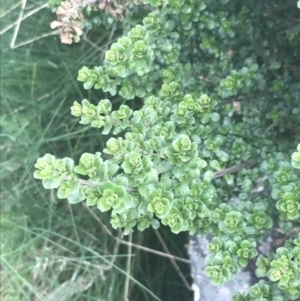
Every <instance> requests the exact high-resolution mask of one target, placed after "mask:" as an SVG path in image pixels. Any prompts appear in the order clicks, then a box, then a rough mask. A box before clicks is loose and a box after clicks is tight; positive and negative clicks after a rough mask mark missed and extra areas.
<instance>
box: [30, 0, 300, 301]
mask: <svg viewBox="0 0 300 301" xmlns="http://www.w3.org/2000/svg"><path fill="white" fill-rule="evenodd" d="M52 2H53V1H52ZM60 2H61V1H57V3H60ZM65 2H66V1H65ZM82 2H89V1H82ZM96 2H97V1H90V3H92V4H89V5H96V4H95V3H96ZM116 3H117V4H118V3H122V5H123V8H124V7H126V9H127V14H124V16H125V21H124V22H125V23H126V26H124V34H123V36H122V37H121V38H119V39H118V40H117V41H116V42H115V43H113V44H112V45H111V47H110V48H109V49H108V50H107V52H106V55H105V60H104V63H103V64H102V65H101V66H97V67H94V68H93V67H92V66H90V67H87V66H85V67H83V68H82V69H81V70H79V75H78V80H79V81H81V82H83V85H84V88H85V89H92V88H93V89H102V90H103V91H104V92H108V93H110V95H111V97H112V98H113V97H114V95H119V96H121V97H122V98H123V99H124V100H129V99H137V98H138V99H140V100H143V107H142V108H141V109H139V110H136V111H133V110H132V109H131V108H130V107H129V106H127V105H126V104H122V105H120V107H119V108H118V109H117V110H113V109H112V103H111V101H110V100H109V99H102V100H100V101H99V103H98V104H93V103H91V102H90V101H88V100H87V99H84V100H82V101H81V103H79V102H77V101H75V102H74V104H73V106H72V108H71V113H72V115H73V116H75V117H77V118H79V119H80V123H81V124H84V125H87V124H89V125H90V126H91V127H96V128H99V130H101V131H102V134H103V135H106V134H111V135H117V137H116V138H114V137H112V138H110V139H108V140H107V143H106V148H104V149H103V150H101V151H102V152H103V153H104V154H105V156H102V154H101V153H100V152H97V153H96V154H91V153H84V154H83V155H82V156H81V158H80V160H79V163H78V164H77V165H76V164H75V163H74V162H73V160H72V159H70V158H64V159H57V158H55V157H54V156H53V155H50V154H46V155H45V156H44V157H42V158H39V159H38V160H37V163H36V165H35V167H36V169H37V170H36V172H35V174H34V177H35V178H37V179H41V180H42V181H43V185H44V187H45V188H47V189H53V188H58V193H57V196H58V198H60V199H64V198H67V199H68V200H69V202H70V203H78V202H83V201H84V202H86V204H87V205H88V206H97V207H98V208H99V210H100V211H101V212H105V211H108V214H111V225H112V227H113V228H115V229H116V228H123V229H124V233H125V234H128V233H129V232H130V231H133V229H135V228H137V229H138V230H140V231H143V230H145V229H147V228H148V227H150V226H152V227H153V228H158V227H159V226H160V225H161V224H162V225H166V226H169V227H170V228H171V230H172V232H174V233H179V232H182V231H188V232H189V233H191V234H193V233H195V232H196V233H199V234H200V235H205V234H212V235H213V236H214V238H213V239H212V241H211V243H210V244H209V247H208V248H209V252H210V254H209V256H207V258H206V264H207V268H206V270H205V272H206V274H207V275H208V276H209V277H210V278H211V281H212V283H213V284H216V285H222V284H224V283H225V282H227V281H228V280H230V279H231V278H232V277H234V276H235V275H236V274H237V273H238V272H239V270H240V269H241V268H243V267H246V266H247V265H248V262H249V260H250V259H251V260H253V259H254V260H256V265H257V269H256V274H257V276H258V277H261V278H262V280H260V281H259V282H258V283H257V284H255V285H254V286H252V287H251V290H250V292H248V293H245V294H237V295H235V296H234V300H235V301H252V300H253V301H254V300H255V301H271V300H272V301H287V300H300V234H299V232H300V231H299V230H300V177H299V176H300V173H299V168H300V144H299V145H298V147H297V141H298V143H299V141H300V118H299V111H300V71H299V70H300V69H299V66H300V56H299V49H300V11H299V9H298V8H297V3H296V1H294V0H293V1H286V0H285V1H281V0H279V1H275V2H274V1H267V2H266V1H254V0H253V1H252V0H249V1H238V0H209V1H203V0H164V1H161V0H144V1H134V2H130V3H129V2H128V3H126V2H124V1H121V2H117V1H116ZM97 5H99V1H98V3H97ZM100 6H101V3H100ZM116 6H117V5H116ZM298 6H300V5H299V3H298ZM82 7H84V5H82ZM103 7H104V6H102V8H103ZM124 9H125V8H124ZM95 10H96V9H95ZM131 10H135V19H134V21H133V24H134V26H133V27H132V28H130V26H129V25H130V16H131V15H132V14H131ZM139 10H141V11H143V13H142V14H141V15H145V11H146V17H143V19H141V20H140V22H139V24H138V25H135V24H137V20H136V15H137V14H136V11H139ZM124 11H125V10H123V11H122V12H123V13H124ZM87 18H88V16H87ZM106 26H108V25H106ZM296 148H297V150H296ZM104 158H105V159H104ZM274 231H277V232H280V233H282V235H283V238H284V243H283V244H282V246H280V247H278V248H277V249H274V250H272V251H271V252H270V253H269V254H264V255H262V254H259V252H258V249H259V248H258V246H259V244H260V243H261V242H262V241H263V239H264V237H265V236H266V235H271V234H272V233H273V232H274Z"/></svg>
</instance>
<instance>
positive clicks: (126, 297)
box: [124, 232, 132, 301]
mask: <svg viewBox="0 0 300 301" xmlns="http://www.w3.org/2000/svg"><path fill="white" fill-rule="evenodd" d="M128 242H129V244H128V256H127V262H126V274H127V275H126V279H125V289H124V301H129V296H128V293H129V276H130V269H131V247H132V245H131V243H132V232H130V233H129V237H128Z"/></svg>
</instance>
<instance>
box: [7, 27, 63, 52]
mask: <svg viewBox="0 0 300 301" xmlns="http://www.w3.org/2000/svg"><path fill="white" fill-rule="evenodd" d="M57 34H59V30H54V31H50V32H47V33H44V34H41V35H39V36H37V37H35V38H32V39H29V40H26V41H24V42H21V43H19V44H17V45H14V46H13V47H12V49H15V48H18V47H21V46H24V45H27V44H30V43H32V42H35V41H37V40H40V39H42V38H46V37H50V36H53V35H57Z"/></svg>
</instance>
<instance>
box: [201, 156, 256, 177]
mask: <svg viewBox="0 0 300 301" xmlns="http://www.w3.org/2000/svg"><path fill="white" fill-rule="evenodd" d="M256 164H257V162H256V161H254V160H250V161H246V162H244V163H241V164H238V165H234V166H232V167H229V168H226V169H223V170H221V171H217V172H215V173H214V178H215V179H216V178H220V177H223V176H225V175H228V174H231V173H235V172H238V171H240V170H242V169H244V168H249V167H252V166H254V165H256ZM201 178H203V176H202V177H201Z"/></svg>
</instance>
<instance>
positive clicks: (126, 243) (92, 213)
mask: <svg viewBox="0 0 300 301" xmlns="http://www.w3.org/2000/svg"><path fill="white" fill-rule="evenodd" d="M82 205H83V207H84V208H85V209H87V211H88V212H89V213H90V214H91V215H92V217H93V218H94V219H95V220H96V221H97V222H98V223H99V224H100V225H101V227H102V228H103V230H104V231H105V233H106V234H108V235H109V236H111V237H112V238H114V239H115V240H117V241H119V242H120V244H123V245H127V246H128V245H129V244H130V245H131V246H132V247H134V248H136V249H140V250H143V251H145V252H149V253H153V254H155V255H158V256H162V257H166V258H173V259H174V260H177V261H181V262H184V263H187V264H190V261H189V260H188V259H185V258H181V257H177V256H174V255H171V254H166V253H163V252H160V251H157V250H153V249H150V248H147V247H143V246H140V245H137V244H134V243H129V242H127V241H124V240H121V239H120V238H118V237H115V236H114V235H113V234H112V233H111V231H110V230H109V229H108V228H107V227H106V226H105V225H104V224H103V222H102V221H101V219H100V218H99V217H98V216H97V215H96V214H95V213H94V212H93V211H92V210H91V209H90V208H89V207H88V206H87V205H86V204H85V203H82Z"/></svg>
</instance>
